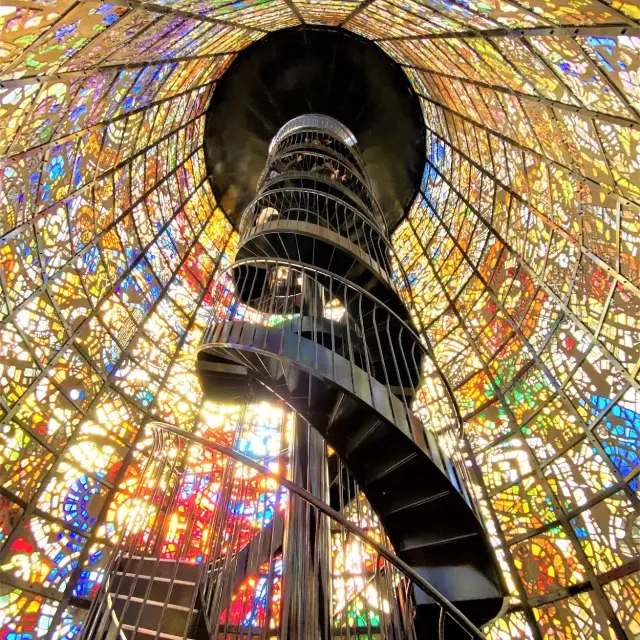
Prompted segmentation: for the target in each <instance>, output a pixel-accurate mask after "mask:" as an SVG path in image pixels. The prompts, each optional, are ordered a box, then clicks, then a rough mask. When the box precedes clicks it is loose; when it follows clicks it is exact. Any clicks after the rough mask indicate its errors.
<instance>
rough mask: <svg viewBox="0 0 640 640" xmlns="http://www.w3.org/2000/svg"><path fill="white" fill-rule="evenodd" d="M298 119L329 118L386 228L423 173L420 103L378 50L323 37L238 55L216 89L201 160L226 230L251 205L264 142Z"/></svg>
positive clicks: (278, 40) (298, 36)
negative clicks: (349, 146) (358, 161)
mask: <svg viewBox="0 0 640 640" xmlns="http://www.w3.org/2000/svg"><path fill="white" fill-rule="evenodd" d="M305 113H322V114H326V115H328V116H332V117H334V118H336V119H337V120H339V121H340V122H342V123H344V125H345V126H346V127H348V128H349V129H350V130H351V131H353V133H354V135H355V136H356V138H357V141H358V148H359V149H360V151H361V153H362V157H363V160H364V163H365V165H366V168H367V171H368V173H369V175H370V177H371V182H372V186H373V190H374V193H375V196H376V198H377V199H378V202H379V203H380V206H381V208H382V210H383V212H384V213H385V216H386V219H387V223H388V225H389V227H390V228H393V227H394V226H395V225H396V224H397V223H398V222H399V221H400V220H401V218H402V216H403V215H404V213H405V211H406V209H407V207H408V206H409V205H410V204H411V202H412V201H413V199H414V197H415V193H416V190H417V188H418V186H419V184H420V180H421V178H422V172H423V169H424V149H425V133H424V124H423V120H422V113H421V109H420V103H419V100H418V97H417V96H416V95H415V93H414V92H413V90H412V89H411V86H410V84H409V81H408V79H407V77H406V76H405V74H404V73H403V71H402V69H401V68H400V66H399V65H397V64H396V63H395V62H393V61H392V60H391V59H390V58H389V57H388V56H387V55H386V54H385V53H384V52H383V51H382V50H381V49H380V48H379V47H378V46H376V45H375V44H373V43H371V42H369V41H366V40H363V39H361V38H359V37H357V36H354V35H352V34H349V33H347V32H345V31H343V30H339V29H328V28H327V29H325V28H294V29H287V30H284V31H278V32H276V33H272V34H270V35H268V36H266V37H265V38H263V39H262V40H260V41H258V42H257V43H256V44H254V45H252V46H250V47H248V48H247V49H245V50H244V51H242V52H241V53H240V54H239V55H238V57H237V58H236V60H235V61H234V63H233V64H232V65H231V67H230V68H229V69H228V71H227V72H226V73H225V74H224V76H223V78H222V79H221V80H220V81H219V82H218V86H217V87H216V90H215V92H214V94H213V98H212V101H211V106H210V108H209V111H208V113H207V123H206V128H205V153H206V158H207V164H208V171H209V174H210V175H211V176H212V181H213V189H214V193H215V195H216V197H217V198H218V200H219V201H220V202H221V203H222V204H223V206H224V208H225V210H226V212H227V213H228V215H229V216H230V217H231V219H232V222H234V224H235V223H236V222H237V220H238V219H239V216H240V214H241V213H242V210H243V209H244V208H245V207H246V206H247V205H248V204H249V202H251V200H252V199H253V196H254V194H255V189H256V184H257V180H258V177H259V175H260V172H261V171H262V169H263V168H264V163H265V160H266V158H267V153H268V150H269V143H270V142H271V139H272V138H273V136H274V135H275V134H276V133H277V131H278V129H279V128H280V127H281V126H282V125H283V124H284V123H285V122H287V121H288V120H291V119H292V118H294V117H295V116H298V115H302V114H305Z"/></svg>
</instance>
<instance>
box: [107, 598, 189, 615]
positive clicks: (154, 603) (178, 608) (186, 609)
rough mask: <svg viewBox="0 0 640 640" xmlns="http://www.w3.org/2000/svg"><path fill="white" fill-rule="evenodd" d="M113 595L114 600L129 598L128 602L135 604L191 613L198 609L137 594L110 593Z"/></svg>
mask: <svg viewBox="0 0 640 640" xmlns="http://www.w3.org/2000/svg"><path fill="white" fill-rule="evenodd" d="M112 595H115V597H116V600H127V599H128V600H129V601H130V602H135V603H136V604H143V605H145V606H147V605H150V606H152V607H165V606H166V607H167V609H173V610H174V611H183V612H186V613H189V612H190V611H191V612H193V613H198V609H190V608H189V607H184V606H182V605H180V604H172V603H171V602H159V601H158V600H145V598H139V597H138V596H132V595H128V594H125V593H118V594H112Z"/></svg>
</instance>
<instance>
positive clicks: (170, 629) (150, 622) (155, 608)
mask: <svg viewBox="0 0 640 640" xmlns="http://www.w3.org/2000/svg"><path fill="white" fill-rule="evenodd" d="M125 606H126V611H125ZM164 607H165V603H164V602H157V601H155V600H146V601H145V600H144V599H142V598H137V597H131V598H130V599H129V603H128V606H127V596H126V595H119V596H117V597H116V598H115V599H114V603H113V608H114V611H115V614H116V616H117V617H118V618H119V619H120V620H121V621H122V623H123V624H129V625H132V626H135V625H136V624H139V625H140V626H141V627H144V628H145V629H157V628H158V626H159V627H160V629H159V631H161V632H162V633H167V634H173V635H177V636H179V637H182V636H183V635H184V633H185V631H186V630H187V625H188V624H189V623H190V621H191V620H193V619H194V618H195V616H196V615H197V613H198V611H197V609H193V610H190V609H189V607H184V606H181V605H174V604H171V603H169V604H167V605H166V610H165V612H164V616H162V610H163V608H164ZM123 612H124V613H123ZM138 616H139V620H138ZM161 616H162V617H161Z"/></svg>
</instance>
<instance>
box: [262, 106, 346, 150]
mask: <svg viewBox="0 0 640 640" xmlns="http://www.w3.org/2000/svg"><path fill="white" fill-rule="evenodd" d="M306 129H318V130H320V131H322V130H325V131H329V132H330V133H331V134H332V135H333V136H334V137H335V138H338V139H339V140H341V141H342V142H344V144H346V145H347V146H348V147H351V146H353V145H355V144H356V142H357V141H356V137H355V136H354V135H353V133H351V131H350V130H349V129H348V128H347V127H345V126H344V125H343V124H342V123H341V122H340V121H338V120H336V119H335V118H332V117H331V116H326V115H324V114H321V113H307V114H303V115H301V116H298V117H297V118H293V119H291V120H289V121H288V122H287V123H285V124H284V125H282V127H280V129H279V130H278V132H277V133H276V135H275V136H273V140H272V141H271V145H270V146H269V152H271V150H272V149H273V148H275V147H276V146H277V145H278V144H279V143H280V142H281V141H282V140H283V139H284V138H286V137H288V136H289V135H291V134H292V133H294V132H295V131H298V130H306Z"/></svg>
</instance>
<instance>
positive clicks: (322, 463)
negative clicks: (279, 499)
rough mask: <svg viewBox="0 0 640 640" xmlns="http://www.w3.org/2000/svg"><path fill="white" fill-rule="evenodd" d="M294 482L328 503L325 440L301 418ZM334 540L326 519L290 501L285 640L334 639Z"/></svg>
mask: <svg viewBox="0 0 640 640" xmlns="http://www.w3.org/2000/svg"><path fill="white" fill-rule="evenodd" d="M288 476H289V479H290V480H292V481H293V482H295V483H296V484H297V485H298V486H300V487H302V488H303V489H306V490H307V491H308V492H309V493H312V494H313V495H314V496H316V497H317V498H319V499H320V500H323V501H325V502H329V478H328V475H327V449H326V445H325V442H324V440H323V438H322V437H321V436H320V434H319V433H318V432H317V431H315V430H314V429H312V428H310V427H309V425H308V424H307V423H306V422H305V421H304V420H303V419H302V418H301V417H300V416H296V420H295V424H294V433H293V438H292V446H291V455H290V464H289V471H288ZM330 551H331V549H330V540H329V528H328V520H327V518H321V517H318V512H317V511H316V510H315V509H313V508H311V507H310V506H309V504H308V503H306V502H304V501H303V500H302V499H300V498H299V497H298V496H295V495H290V496H289V509H288V511H287V518H286V526H285V536H284V549H283V559H284V563H283V566H284V567H285V571H284V576H283V577H284V581H283V598H282V602H283V606H282V619H281V630H282V636H281V637H282V640H298V639H300V638H310V639H311V638H328V637H330V635H331V633H330V625H331V620H330V612H331V607H330V605H331V602H330V598H331V594H330V586H329V585H330V570H331V567H330V558H331V553H330Z"/></svg>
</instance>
